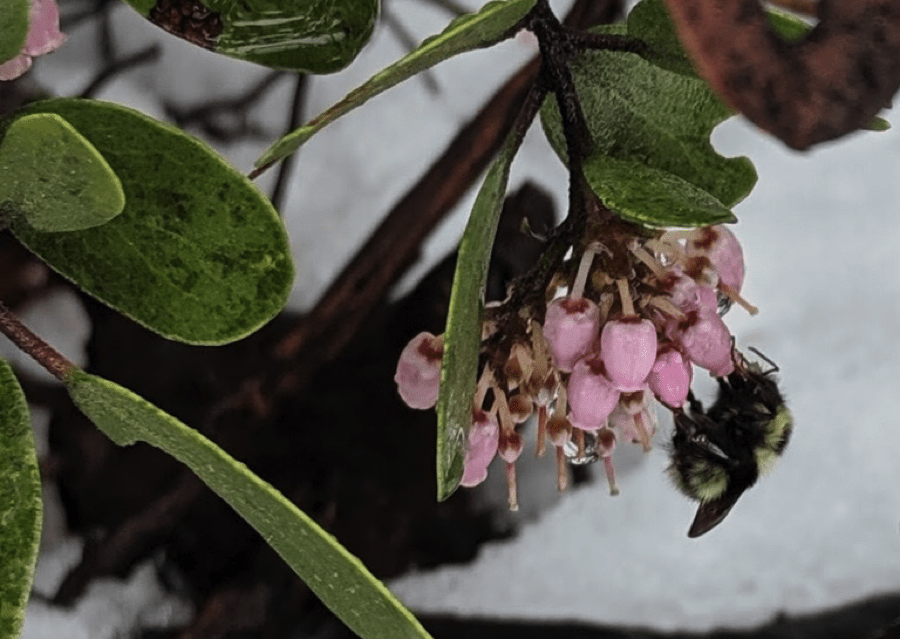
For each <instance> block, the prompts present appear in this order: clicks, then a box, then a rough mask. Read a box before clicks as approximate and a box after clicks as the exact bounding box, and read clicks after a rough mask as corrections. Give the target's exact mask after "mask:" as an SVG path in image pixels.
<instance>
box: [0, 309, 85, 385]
mask: <svg viewBox="0 0 900 639" xmlns="http://www.w3.org/2000/svg"><path fill="white" fill-rule="evenodd" d="M0 333H3V334H4V335H6V336H7V337H8V338H9V341H11V342H12V343H13V344H15V345H16V346H18V347H19V349H20V350H22V351H24V352H25V353H27V354H28V355H30V356H31V357H32V358H33V359H34V360H35V361H36V362H37V363H38V364H40V365H41V366H43V367H44V368H45V369H46V370H47V372H48V373H50V374H51V375H53V376H54V377H55V378H56V379H58V380H60V381H62V382H64V381H66V379H67V378H68V377H69V375H71V374H72V373H74V372H75V371H76V370H78V367H77V366H76V365H75V364H73V363H72V362H70V361H69V360H68V359H66V358H65V357H64V356H63V354H62V353H60V352H59V351H58V350H56V349H55V348H53V347H52V346H50V344H48V343H47V342H45V341H44V340H43V339H41V338H40V337H38V336H37V335H35V334H34V333H33V332H31V329H29V328H28V327H27V326H25V325H24V324H22V322H21V321H19V318H18V317H16V316H15V315H13V313H12V311H10V310H9V309H8V308H6V304H4V303H3V302H0Z"/></svg>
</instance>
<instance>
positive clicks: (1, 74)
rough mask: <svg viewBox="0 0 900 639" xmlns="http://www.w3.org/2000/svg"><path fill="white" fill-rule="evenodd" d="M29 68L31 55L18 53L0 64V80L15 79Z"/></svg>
mask: <svg viewBox="0 0 900 639" xmlns="http://www.w3.org/2000/svg"><path fill="white" fill-rule="evenodd" d="M30 68H31V57H30V56H27V55H25V54H24V53H20V54H19V55H17V56H16V57H15V58H13V59H12V60H7V61H6V62H4V63H3V64H0V80H15V79H16V78H18V77H19V76H20V75H22V74H23V73H25V72H26V71H28V69H30Z"/></svg>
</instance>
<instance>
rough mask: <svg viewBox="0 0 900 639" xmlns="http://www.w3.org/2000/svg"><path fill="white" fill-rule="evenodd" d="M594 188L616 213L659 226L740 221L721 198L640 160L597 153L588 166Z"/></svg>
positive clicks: (587, 176) (588, 174)
mask: <svg viewBox="0 0 900 639" xmlns="http://www.w3.org/2000/svg"><path fill="white" fill-rule="evenodd" d="M584 175H585V178H586V179H587V181H588V183H589V184H590V185H591V189H592V190H593V191H594V193H596V194H597V197H599V198H600V199H601V200H603V203H604V204H606V206H608V207H609V208H610V209H611V210H613V211H615V212H616V214H617V215H618V216H619V217H621V218H624V219H626V220H628V221H630V222H637V223H638V224H643V225H645V226H655V227H670V226H683V227H698V226H710V225H712V224H723V223H726V222H736V221H737V218H736V217H735V216H734V214H733V213H732V212H731V211H730V210H729V209H728V208H727V207H726V206H723V205H722V203H721V202H719V200H717V199H716V198H714V197H713V196H712V195H710V194H709V193H707V192H706V191H704V190H703V189H699V188H697V187H696V186H694V185H693V184H691V183H690V182H687V181H685V180H682V179H681V178H680V177H678V176H677V175H673V174H672V173H669V172H667V171H660V170H658V169H654V168H651V167H649V166H646V165H644V164H638V163H636V162H623V161H620V160H615V159H613V158H611V157H609V156H603V155H597V156H593V157H592V158H590V159H589V160H588V161H587V162H586V163H585V165H584Z"/></svg>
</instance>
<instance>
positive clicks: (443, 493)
mask: <svg viewBox="0 0 900 639" xmlns="http://www.w3.org/2000/svg"><path fill="white" fill-rule="evenodd" d="M519 142H520V141H518V140H516V138H515V131H513V132H511V133H510V135H509V136H508V137H507V139H506V142H504V144H503V147H502V148H501V149H500V152H499V154H498V155H497V157H496V158H495V159H494V162H493V163H492V164H491V166H490V168H489V169H488V172H487V174H486V175H485V177H484V182H483V183H482V185H481V189H480V190H479V191H478V196H477V197H476V198H475V204H474V205H473V206H472V213H471V214H470V215H469V222H468V223H467V224H466V230H465V231H464V232H463V236H462V240H461V241H460V243H459V253H458V254H457V258H456V271H455V272H454V274H453V288H452V290H451V291H450V307H449V309H448V312H447V328H446V330H445V332H444V359H443V361H442V363H441V393H440V395H439V396H438V403H437V416H438V436H437V492H438V500H439V501H443V500H445V499H447V498H448V497H450V495H452V494H453V492H454V491H455V490H456V489H457V487H458V486H459V482H460V480H461V479H462V473H463V461H464V459H465V455H466V435H467V433H468V431H469V427H470V426H471V425H472V402H473V401H474V399H475V384H476V382H477V380H476V379H475V378H476V376H477V375H478V353H479V351H480V349H481V320H482V317H481V316H482V311H483V310H484V290H485V286H486V283H487V276H488V267H489V266H490V262H491V248H492V247H493V246H494V237H495V236H496V234H497V223H498V221H499V219H500V213H501V212H502V210H503V197H504V195H505V194H506V184H507V182H508V181H509V168H510V166H511V165H512V161H513V158H514V157H515V155H516V152H517V151H518V150H519Z"/></svg>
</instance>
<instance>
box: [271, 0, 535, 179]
mask: <svg viewBox="0 0 900 639" xmlns="http://www.w3.org/2000/svg"><path fill="white" fill-rule="evenodd" d="M534 4H535V0H495V1H494V2H489V3H487V4H486V5H484V6H483V7H482V8H481V10H480V11H478V13H473V14H467V15H464V16H460V17H459V18H456V19H455V20H454V21H453V22H451V23H450V24H449V25H447V28H446V29H444V30H443V31H442V32H441V33H439V34H437V35H435V36H432V37H430V38H428V39H426V40H425V41H424V42H422V44H421V45H420V46H419V47H418V48H417V49H416V50H415V51H412V52H411V53H409V54H407V55H406V56H404V57H402V58H401V59H400V60H398V61H397V62H395V63H394V64H392V65H390V66H389V67H387V68H385V69H383V70H381V71H379V72H378V73H376V74H375V75H373V76H372V77H371V78H369V79H368V80H367V81H366V82H365V83H363V84H362V85H360V86H359V87H357V88H356V89H354V90H353V91H351V92H350V93H348V94H347V96H346V97H345V98H344V99H343V100H341V101H340V102H338V103H337V104H335V105H334V106H332V107H331V108H329V109H328V110H327V111H325V112H323V113H322V114H320V115H319V116H317V117H316V118H314V119H312V120H311V121H310V122H308V123H307V124H305V125H303V126H301V127H300V128H298V129H295V130H293V131H291V132H290V133H288V134H287V135H285V136H284V137H282V138H281V139H280V140H278V141H277V142H275V144H273V145H272V146H271V147H269V149H268V150H267V151H266V152H265V153H263V155H262V157H260V158H259V159H258V160H257V161H256V166H258V167H259V166H263V165H267V164H271V163H273V162H277V161H278V160H281V159H283V158H284V157H286V156H288V155H290V154H291V153H293V152H294V151H296V150H297V149H299V148H300V146H301V145H303V143H304V142H306V141H307V140H308V139H309V138H311V137H312V136H313V135H315V134H316V133H317V132H319V131H320V130H321V129H323V128H325V127H326V126H327V125H328V124H330V123H332V122H334V121H335V120H337V119H338V118H339V117H341V116H342V115H344V114H346V113H348V112H350V111H352V110H353V109H355V108H356V107H358V106H361V105H363V104H365V103H366V102H367V101H368V100H369V99H371V98H373V97H375V96H376V95H378V94H379V93H382V92H384V91H387V90H388V89H390V88H391V87H393V86H395V85H397V84H399V83H400V82H403V81H404V80H406V79H408V78H411V77H412V76H414V75H416V74H417V73H421V72H422V71H424V70H425V69H428V68H430V67H433V66H434V65H436V64H437V63H438V62H442V61H444V60H446V59H448V58H451V57H453V56H455V55H458V54H460V53H464V52H466V51H471V50H472V49H477V48H481V47H486V46H490V45H492V44H495V43H496V42H498V41H499V40H500V39H502V38H503V37H504V36H505V35H506V33H507V32H508V31H509V29H510V28H512V27H513V26H514V25H515V24H516V23H517V22H519V20H521V19H522V18H523V17H524V16H525V15H526V14H527V13H528V12H529V11H530V10H531V8H532V7H533V6H534Z"/></svg>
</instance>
